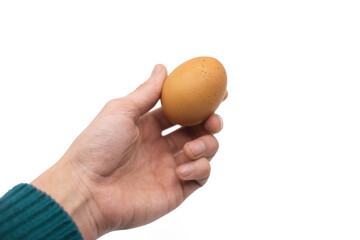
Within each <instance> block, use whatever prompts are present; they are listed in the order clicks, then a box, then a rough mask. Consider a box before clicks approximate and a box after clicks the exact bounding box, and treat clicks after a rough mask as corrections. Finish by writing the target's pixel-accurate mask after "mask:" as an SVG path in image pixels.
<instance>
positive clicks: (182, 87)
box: [161, 57, 227, 126]
mask: <svg viewBox="0 0 360 240" xmlns="http://www.w3.org/2000/svg"><path fill="white" fill-rule="evenodd" d="M226 84H227V77H226V71H225V68H224V66H223V65H222V64H221V63H220V62H219V61H218V60H216V59H215V58H212V57H197V58H193V59H190V60H189V61H187V62H184V63H183V64H181V65H180V66H178V67H177V68H176V69H175V70H174V71H172V72H171V73H170V75H169V76H168V77H167V78H166V80H165V82H164V85H163V88H162V93H161V104H162V108H163V111H164V113H165V116H166V117H167V118H168V119H169V120H170V121H171V122H173V123H176V124H180V125H182V126H192V125H196V124H199V123H201V122H202V121H204V120H206V119H207V118H208V117H209V116H210V115H211V114H213V113H214V112H215V110H216V109H217V108H218V106H219V105H220V103H221V102H222V100H223V98H224V95H225V91H226Z"/></svg>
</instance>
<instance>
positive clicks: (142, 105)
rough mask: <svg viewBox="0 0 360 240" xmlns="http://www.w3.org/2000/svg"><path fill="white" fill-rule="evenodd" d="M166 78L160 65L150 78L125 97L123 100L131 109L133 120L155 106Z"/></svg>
mask: <svg viewBox="0 0 360 240" xmlns="http://www.w3.org/2000/svg"><path fill="white" fill-rule="evenodd" d="M166 76H167V71H166V68H165V66H163V65H161V64H158V65H156V66H155V67H154V69H153V71H152V73H151V76H150V78H149V79H148V80H147V81H146V82H144V83H143V84H141V85H140V86H139V87H138V88H137V89H136V90H135V91H134V92H132V93H130V94H129V95H127V96H126V97H125V100H126V101H128V102H130V103H131V105H132V107H133V108H132V109H131V110H132V113H133V114H134V118H139V117H140V116H141V115H143V114H145V113H146V112H148V111H149V110H150V109H151V108H152V107H154V106H155V104H156V102H157V101H158V100H159V98H160V94H161V89H162V85H163V83H164V81H165V78H166Z"/></svg>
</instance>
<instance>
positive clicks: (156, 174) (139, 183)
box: [78, 108, 199, 229]
mask: <svg viewBox="0 0 360 240" xmlns="http://www.w3.org/2000/svg"><path fill="white" fill-rule="evenodd" d="M109 112H110V111H109ZM109 112H108V109H106V108H105V109H104V110H103V112H101V113H100V114H99V116H98V117H97V118H96V119H95V120H94V122H93V123H92V124H91V125H90V126H89V127H88V129H87V130H86V131H84V133H83V134H82V135H85V136H82V135H80V137H79V138H80V139H79V140H81V138H84V141H85V139H86V141H87V144H86V146H87V147H88V149H80V150H79V151H78V152H82V153H88V154H87V155H86V156H82V158H81V159H83V161H81V163H82V164H83V165H84V166H85V167H86V168H87V169H88V170H89V171H88V172H89V173H90V174H89V177H88V179H91V181H89V180H86V182H87V184H88V185H89V186H88V188H89V189H91V192H92V194H93V195H94V199H95V200H96V202H97V205H98V206H101V209H100V212H101V214H102V215H103V217H104V219H105V220H106V222H107V225H110V226H111V228H118V229H124V228H130V227H135V226H139V225H143V224H146V223H148V222H151V221H154V220H155V219H157V218H159V217H161V216H163V215H164V214H166V213H168V212H169V211H171V210H173V209H175V208H176V207H177V206H178V205H179V204H180V203H182V202H183V201H184V199H185V198H186V197H187V195H189V194H190V193H191V191H193V190H190V189H188V188H189V187H191V188H194V187H196V186H197V187H199V185H198V184H197V183H195V182H187V183H186V184H185V183H184V182H183V181H181V180H180V179H179V178H178V176H177V175H176V172H175V171H174V169H175V168H176V167H177V166H178V165H179V164H181V163H184V162H185V161H190V159H188V158H187V157H186V156H185V155H184V153H183V152H179V151H180V150H181V147H182V145H183V143H185V142H186V141H189V140H191V137H190V135H189V134H183V133H184V132H185V130H184V129H181V130H178V131H177V132H175V133H174V134H173V135H172V136H171V137H169V136H162V135H161V132H162V130H163V128H164V126H161V125H162V124H164V123H161V121H159V120H158V119H157V117H159V116H160V117H162V112H161V109H158V110H155V111H153V112H151V113H148V114H146V115H144V116H143V117H141V118H140V119H139V120H138V121H134V120H133V119H132V118H130V117H127V116H126V115H123V114H121V115H116V112H115V113H112V114H111V115H109ZM112 112H114V111H112ZM114 119H116V121H114ZM162 121H164V119H162ZM165 121H166V120H165ZM167 124H169V123H167ZM103 125H104V126H106V127H107V129H111V131H102V134H101V135H96V137H95V138H94V137H91V136H94V135H95V134H93V132H94V133H95V132H99V131H98V129H99V128H102V126H103ZM124 125H125V126H127V127H126V129H125V128H123V127H122V126H124ZM165 127H166V126H165ZM186 132H188V131H186ZM179 133H181V134H179ZM174 135H175V137H176V142H174V140H173V138H174ZM180 136H181V137H180ZM104 139H107V141H105V143H104ZM89 146H91V147H90V148H89ZM100 154H101V155H100ZM194 190H195V189H194ZM119 219H120V221H119Z"/></svg>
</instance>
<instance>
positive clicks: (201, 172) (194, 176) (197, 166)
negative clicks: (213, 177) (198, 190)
mask: <svg viewBox="0 0 360 240" xmlns="http://www.w3.org/2000/svg"><path fill="white" fill-rule="evenodd" d="M210 170H211V167H210V163H209V161H208V160H207V159H206V158H200V159H198V160H196V161H192V162H188V163H185V164H182V165H180V166H179V167H178V168H177V169H176V172H177V175H178V177H179V178H180V179H181V180H183V181H196V182H197V183H198V184H199V185H200V186H203V185H204V184H205V183H206V181H207V180H208V178H209V176H210Z"/></svg>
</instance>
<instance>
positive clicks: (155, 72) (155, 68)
mask: <svg viewBox="0 0 360 240" xmlns="http://www.w3.org/2000/svg"><path fill="white" fill-rule="evenodd" d="M161 70H162V65H161V64H157V65H156V66H155V67H154V70H153V72H152V75H153V74H159V73H160V72H161Z"/></svg>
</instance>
